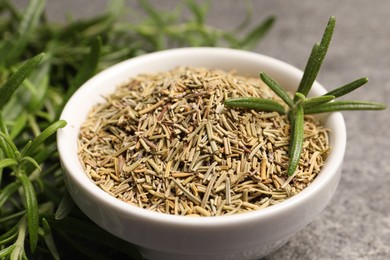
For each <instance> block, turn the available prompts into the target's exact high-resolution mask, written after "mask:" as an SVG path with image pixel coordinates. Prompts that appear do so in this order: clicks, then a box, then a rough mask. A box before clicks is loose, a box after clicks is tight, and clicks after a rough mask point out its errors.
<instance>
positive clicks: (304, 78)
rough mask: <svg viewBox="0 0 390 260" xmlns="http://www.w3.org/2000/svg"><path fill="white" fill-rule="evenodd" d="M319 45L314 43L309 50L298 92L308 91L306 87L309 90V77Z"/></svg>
mask: <svg viewBox="0 0 390 260" xmlns="http://www.w3.org/2000/svg"><path fill="white" fill-rule="evenodd" d="M319 47H320V44H319V43H315V44H314V46H313V48H312V50H311V53H310V56H309V59H308V60H307V63H306V67H305V70H304V72H303V76H302V79H301V81H300V82H299V86H298V90H297V92H300V93H303V92H308V90H307V89H309V90H310V88H311V86H310V83H309V79H310V77H311V74H312V73H313V72H312V71H313V68H314V66H315V65H314V64H315V62H316V58H317V54H318V49H319ZM294 101H296V100H294Z"/></svg>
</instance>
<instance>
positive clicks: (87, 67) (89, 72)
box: [65, 37, 102, 101]
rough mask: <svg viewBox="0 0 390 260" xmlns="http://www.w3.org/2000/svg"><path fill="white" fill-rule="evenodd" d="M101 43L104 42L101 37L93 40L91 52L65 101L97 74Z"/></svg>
mask: <svg viewBox="0 0 390 260" xmlns="http://www.w3.org/2000/svg"><path fill="white" fill-rule="evenodd" d="M101 45H102V43H101V39H100V38H99V37H98V38H94V39H93V40H92V42H91V45H90V46H91V47H90V48H91V49H90V52H89V54H88V56H87V57H86V58H85V60H84V62H83V64H82V65H81V67H80V70H79V71H78V73H77V75H76V77H75V79H74V81H73V82H72V83H71V85H70V87H69V89H68V91H67V93H66V97H65V101H66V100H68V99H69V98H70V96H71V95H72V94H73V93H74V92H75V91H76V90H77V88H79V87H80V86H81V85H82V84H83V83H84V82H85V81H87V80H88V79H89V78H91V77H92V76H93V75H94V74H95V72H96V70H97V66H98V63H99V58H100V49H101Z"/></svg>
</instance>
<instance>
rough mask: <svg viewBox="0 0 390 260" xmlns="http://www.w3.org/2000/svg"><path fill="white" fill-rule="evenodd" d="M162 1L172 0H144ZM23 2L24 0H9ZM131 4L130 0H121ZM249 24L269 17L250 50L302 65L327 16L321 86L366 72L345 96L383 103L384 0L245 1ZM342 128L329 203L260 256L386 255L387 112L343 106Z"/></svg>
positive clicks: (79, 4) (389, 254)
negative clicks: (331, 25)
mask: <svg viewBox="0 0 390 260" xmlns="http://www.w3.org/2000/svg"><path fill="white" fill-rule="evenodd" d="M47 2H48V3H47V14H48V16H49V19H51V20H54V21H63V20H64V17H65V15H66V14H72V15H73V16H74V17H76V18H77V17H86V16H91V15H95V14H97V13H99V12H102V10H104V8H105V6H106V4H107V1H103V0H99V1H98V0H91V1H78V0H68V1H61V0H50V1H47ZM151 2H152V3H153V4H154V5H156V6H158V7H159V8H170V7H172V6H174V5H175V4H177V2H179V1H173V0H169V1H157V0H152V1H151ZM210 2H211V7H210V11H209V15H208V19H207V22H208V23H209V24H211V25H214V26H218V27H220V28H222V29H231V28H234V26H236V25H238V24H239V23H240V22H241V21H242V19H243V17H244V16H245V12H246V11H245V8H244V4H243V2H242V1H234V0H224V1H222V0H215V1H210ZM16 3H17V4H20V5H23V4H24V3H26V0H16ZM126 3H127V4H128V5H131V6H133V7H135V8H136V7H137V4H136V1H129V0H128V1H126ZM252 4H253V10H254V17H253V22H252V23H253V24H256V22H259V21H261V20H263V19H264V18H265V17H268V16H269V15H275V16H276V17H277V22H276V24H275V26H274V27H273V29H272V31H271V32H270V33H269V34H268V35H267V37H266V38H265V39H264V41H263V42H261V43H260V44H259V46H258V47H256V48H255V49H254V51H255V52H258V53H262V54H265V55H269V56H273V57H275V58H278V59H280V60H283V61H286V62H287V63H290V64H292V65H294V66H296V67H298V68H301V69H302V68H304V66H305V63H306V59H307V57H308V55H309V52H310V50H311V47H312V45H313V43H314V42H316V41H318V40H320V37H321V35H322V32H323V29H324V27H325V25H326V23H327V20H328V18H329V17H330V16H331V15H334V16H336V18H337V26H336V31H335V34H334V38H333V41H332V43H331V47H330V49H329V52H328V56H327V58H326V60H325V63H324V65H323V67H322V69H321V72H320V75H319V78H318V80H319V82H320V83H321V84H322V85H323V86H325V87H326V88H328V89H333V88H335V87H337V86H341V85H342V84H345V83H347V82H350V81H352V80H354V79H357V78H360V77H363V76H367V77H369V79H370V82H369V83H368V85H367V86H365V87H364V88H363V89H359V90H357V91H356V92H354V93H350V94H349V99H364V100H370V101H378V102H384V103H387V104H390V1H388V0H372V1H367V0H344V1H337V0H327V1H319V0H314V1H313V0H301V1H293V0H274V1H265V0H260V1H253V3H252ZM343 114H344V117H345V120H346V124H347V131H348V140H347V142H348V143H347V150H346V155H345V160H344V168H343V173H342V177H341V181H340V184H339V187H338V189H337V192H336V194H335V196H334V197H333V199H332V200H331V203H330V204H329V206H328V207H327V208H326V209H325V210H324V211H323V213H322V214H321V215H320V216H319V217H318V218H316V219H315V220H314V221H313V222H312V223H311V224H309V225H308V226H307V227H305V228H304V229H303V230H302V231H300V232H299V233H298V234H296V235H295V236H294V237H293V238H292V239H291V240H290V241H289V242H288V243H287V244H286V245H285V246H283V247H282V248H280V249H279V250H278V251H276V252H274V253H273V254H271V255H269V256H267V257H266V258H265V259H267V260H274V259H292V260H293V259H348V260H349V259H378V260H379V259H390V192H389V191H390V190H389V187H390V130H389V127H390V112H389V109H388V110H385V111H380V112H367V111H363V112H345V113H343Z"/></svg>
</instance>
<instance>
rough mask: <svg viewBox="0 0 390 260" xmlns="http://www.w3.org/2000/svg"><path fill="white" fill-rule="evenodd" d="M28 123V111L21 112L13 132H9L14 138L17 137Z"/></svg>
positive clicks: (12, 129)
mask: <svg viewBox="0 0 390 260" xmlns="http://www.w3.org/2000/svg"><path fill="white" fill-rule="evenodd" d="M26 123H27V115H26V113H21V114H20V116H19V117H17V118H16V120H15V122H14V124H13V126H12V128H11V132H10V133H9V137H10V138H11V139H12V140H13V139H14V138H15V137H17V136H18V135H19V134H20V133H21V132H22V131H23V129H24V128H25V126H26Z"/></svg>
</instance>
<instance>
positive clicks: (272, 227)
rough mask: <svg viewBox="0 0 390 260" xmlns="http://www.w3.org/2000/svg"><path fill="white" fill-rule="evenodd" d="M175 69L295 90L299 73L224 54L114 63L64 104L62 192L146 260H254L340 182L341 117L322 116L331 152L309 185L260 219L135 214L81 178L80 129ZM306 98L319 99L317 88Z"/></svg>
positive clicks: (197, 51) (266, 60) (210, 51)
mask: <svg viewBox="0 0 390 260" xmlns="http://www.w3.org/2000/svg"><path fill="white" fill-rule="evenodd" d="M180 65H192V66H203V67H209V68H219V69H223V70H232V69H235V70H237V72H238V74H243V75H248V76H254V77H258V75H259V72H260V71H265V72H267V73H268V74H269V75H271V76H272V77H274V78H275V79H276V80H277V81H278V82H280V83H281V84H282V85H284V86H286V87H288V88H290V89H292V90H294V89H295V88H296V86H298V83H299V81H300V79H301V77H302V71H300V70H298V69H297V68H295V67H293V66H291V65H288V64H286V63H284V62H281V61H279V60H276V59H273V58H270V57H267V56H263V55H260V54H255V53H251V52H246V51H240V50H232V49H224V48H183V49H173V50H167V51H161V52H156V53H153V54H147V55H143V56H141V57H137V58H133V59H130V60H127V61H124V62H121V63H119V64H117V65H115V66H112V67H111V68H109V69H107V70H105V71H103V72H101V73H99V74H98V75H96V76H95V77H93V78H92V79H90V80H89V81H88V82H86V83H85V84H84V85H83V86H82V87H81V88H80V89H79V90H78V91H77V92H76V93H75V94H74V95H73V96H72V97H71V99H70V100H69V101H68V103H67V105H66V106H65V108H64V110H63V113H62V115H61V118H62V119H64V120H66V121H67V122H68V124H67V126H66V127H65V128H63V129H60V130H59V131H58V135H57V138H58V150H59V153H60V158H61V162H62V165H63V168H64V172H65V181H66V185H67V188H68V190H69V192H70V194H71V196H72V197H73V199H74V201H75V202H76V203H77V205H78V206H79V207H80V208H81V209H82V210H83V211H84V213H85V214H86V215H87V216H88V217H89V218H91V219H92V220H93V221H94V222H95V223H96V224H98V225H99V226H101V227H102V228H104V229H105V230H107V231H109V232H111V233H112V234H114V235H116V236H118V237H120V238H122V239H124V240H127V241H129V242H131V243H133V244H135V245H138V246H139V248H140V250H141V252H142V254H143V255H144V256H145V258H146V259H170V260H171V259H187V260H188V259H259V258H260V257H262V256H265V255H267V254H269V253H270V252H272V251H274V250H276V249H277V248H279V247H280V246H281V245H283V244H284V243H285V242H286V241H287V239H288V238H290V237H291V236H292V235H294V233H296V232H297V231H299V230H300V229H302V228H303V227H304V226H306V225H307V224H309V223H310V222H311V221H312V220H313V219H314V218H315V217H316V216H318V215H319V213H320V212H321V211H322V210H323V209H324V208H325V206H326V205H327V203H328V202H329V200H330V198H331V197H332V195H333V194H334V192H335V190H336V187H337V185H338V182H339V179H340V172H341V165H342V162H343V157H344V151H345V145H346V130H345V123H344V119H343V117H342V115H341V114H340V113H332V114H329V115H324V116H322V119H323V120H324V121H323V122H324V124H325V125H326V127H328V128H330V129H331V133H330V143H331V146H332V151H331V153H330V155H329V157H328V159H327V161H326V164H325V166H324V167H323V170H322V172H321V173H320V175H319V176H318V177H317V178H316V179H315V181H314V182H313V183H312V184H311V185H310V186H309V187H307V188H306V189H304V190H303V191H302V192H301V193H299V194H297V195H296V196H294V197H292V198H290V199H288V200H286V201H284V202H282V203H280V204H278V205H274V206H271V207H268V208H265V209H262V210H259V211H252V212H248V213H244V214H238V215H232V216H218V217H200V218H195V217H182V216H174V215H167V214H163V213H157V212H152V211H149V210H145V209H141V208H138V207H136V206H132V205H129V204H126V203H125V202H122V201H120V200H117V199H115V198H114V197H111V196H110V195H108V194H107V193H106V192H104V191H103V190H101V189H100V188H99V187H97V186H96V185H95V184H94V183H93V182H92V181H91V180H90V179H89V178H88V177H87V175H86V174H85V173H84V171H83V169H82V166H81V164H80V162H79V160H78V157H77V137H78V132H79V128H80V125H81V124H82V123H83V121H84V120H85V118H86V115H87V113H88V112H89V110H90V109H91V107H92V106H93V105H94V104H96V103H97V102H103V98H102V96H104V95H107V94H109V93H111V92H113V91H114V90H115V88H116V87H117V86H118V85H119V84H121V83H122V82H124V81H126V80H127V79H128V78H129V77H131V76H134V75H137V74H139V73H153V72H158V71H166V70H169V69H172V68H174V67H177V66H180ZM311 93H312V94H316V95H319V94H324V93H325V89H324V88H323V87H322V86H320V85H319V84H318V83H317V82H316V83H315V84H314V86H313V89H312V92H311Z"/></svg>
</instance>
